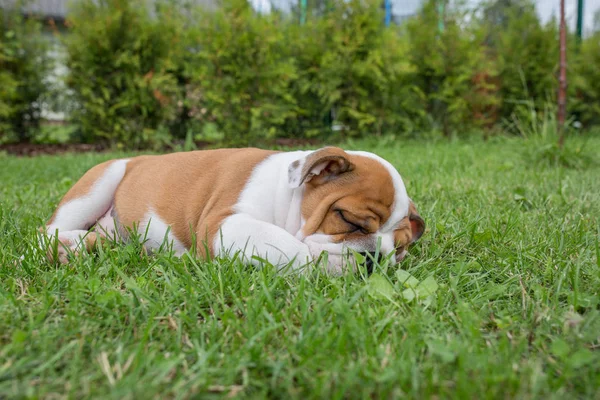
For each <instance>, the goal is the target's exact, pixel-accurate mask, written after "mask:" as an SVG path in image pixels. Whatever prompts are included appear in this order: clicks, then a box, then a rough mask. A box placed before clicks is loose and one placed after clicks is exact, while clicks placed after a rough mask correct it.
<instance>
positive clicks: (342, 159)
mask: <svg viewBox="0 0 600 400" xmlns="http://www.w3.org/2000/svg"><path fill="white" fill-rule="evenodd" d="M353 169H354V164H352V163H351V162H350V160H349V159H348V154H347V153H346V152H345V151H344V150H342V149H340V148H338V147H324V148H322V149H320V150H316V151H313V152H312V153H310V154H309V155H308V156H306V157H304V158H302V159H300V160H296V161H294V162H293V163H291V164H290V166H289V168H288V182H289V184H290V187H292V188H297V187H300V186H301V185H302V184H304V183H307V182H313V184H321V183H325V182H329V181H330V180H332V179H335V178H337V177H338V176H339V175H341V174H343V173H346V172H350V171H352V170H353Z"/></svg>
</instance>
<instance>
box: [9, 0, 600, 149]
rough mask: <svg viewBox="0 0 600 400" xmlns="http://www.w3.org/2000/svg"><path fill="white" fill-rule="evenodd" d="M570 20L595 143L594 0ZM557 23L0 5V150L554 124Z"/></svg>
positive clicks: (576, 96) (445, 10) (599, 6)
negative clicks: (23, 145) (20, 145)
mask: <svg viewBox="0 0 600 400" xmlns="http://www.w3.org/2000/svg"><path fill="white" fill-rule="evenodd" d="M565 10H566V22H567V28H568V32H567V49H566V54H567V79H568V85H567V91H566V96H567V117H566V123H565V126H566V128H565V129H567V130H569V131H570V132H580V133H581V132H594V129H595V127H597V126H600V0H567V2H566V3H565ZM558 15H559V0H537V1H530V0H491V1H477V0H468V1H462V2H461V1H458V2H457V1H449V0H294V1H288V0H271V1H270V0H249V1H246V0H223V1H221V0H194V1H183V0H182V1H177V0H147V1H145V0H72V1H66V0H32V1H25V2H22V1H17V0H0V144H4V145H6V144H11V143H13V144H14V143H38V144H39V143H41V144H45V143H91V144H95V145H98V146H100V147H117V148H126V149H156V150H158V149H165V148H173V144H179V145H181V144H185V146H186V148H195V147H197V146H199V145H205V144H211V143H218V144H227V145H248V144H257V143H267V144H268V143H274V142H276V141H278V140H279V141H285V140H287V141H288V142H289V143H292V144H294V143H298V144H302V143H308V142H310V141H333V140H340V139H345V138H353V137H365V136H376V135H396V136H398V137H407V138H408V137H417V138H422V139H424V140H432V139H434V138H436V137H471V136H482V137H486V138H487V137H490V136H493V135H527V134H528V133H529V132H531V131H536V130H538V129H539V127H541V126H543V127H545V128H548V127H550V128H549V129H557V121H556V113H557V93H558V87H559V79H558V77H559V23H558ZM596 132H598V131H597V130H596Z"/></svg>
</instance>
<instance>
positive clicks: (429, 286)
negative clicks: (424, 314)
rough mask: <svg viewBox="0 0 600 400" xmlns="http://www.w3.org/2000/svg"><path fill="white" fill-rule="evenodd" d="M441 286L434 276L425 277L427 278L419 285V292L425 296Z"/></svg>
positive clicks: (422, 296) (420, 295)
mask: <svg viewBox="0 0 600 400" xmlns="http://www.w3.org/2000/svg"><path fill="white" fill-rule="evenodd" d="M438 288H439V285H438V283H437V282H436V280H435V278H434V277H433V276H429V277H427V278H425V280H424V281H423V282H421V283H419V285H418V286H417V293H418V294H419V297H421V298H425V297H428V296H431V295H432V294H434V293H435V292H436V291H437V290H438Z"/></svg>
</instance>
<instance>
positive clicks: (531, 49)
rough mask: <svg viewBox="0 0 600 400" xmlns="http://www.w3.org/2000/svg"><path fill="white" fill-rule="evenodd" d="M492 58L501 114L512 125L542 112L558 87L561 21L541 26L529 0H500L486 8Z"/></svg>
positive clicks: (485, 22) (485, 16)
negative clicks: (559, 28) (559, 25)
mask: <svg viewBox="0 0 600 400" xmlns="http://www.w3.org/2000/svg"><path fill="white" fill-rule="evenodd" d="M482 22H483V24H485V26H487V27H488V28H487V29H488V32H487V40H486V42H487V45H488V47H489V49H490V55H489V56H490V57H491V58H493V59H494V60H495V61H496V64H497V67H498V82H499V87H500V90H499V93H498V94H499V99H500V109H499V111H500V112H499V117H500V118H501V119H503V120H505V121H506V122H509V124H511V125H512V123H514V121H515V119H521V120H522V119H523V118H529V117H530V116H531V103H532V102H533V105H534V108H535V110H536V111H537V112H542V111H543V110H544V107H545V105H546V104H547V103H548V102H553V101H554V99H556V91H557V88H558V80H557V76H558V75H557V73H558V24H557V22H556V21H550V22H548V23H547V24H546V25H542V23H541V22H540V19H539V18H538V16H537V14H536V11H535V4H534V3H533V2H531V1H529V0H526V1H510V0H499V1H496V2H494V3H491V4H489V5H488V6H487V8H485V9H484V13H483V20H482Z"/></svg>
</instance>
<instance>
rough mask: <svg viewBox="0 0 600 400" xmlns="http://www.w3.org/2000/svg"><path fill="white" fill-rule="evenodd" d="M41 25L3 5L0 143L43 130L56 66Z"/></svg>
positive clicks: (0, 25)
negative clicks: (48, 77)
mask: <svg viewBox="0 0 600 400" xmlns="http://www.w3.org/2000/svg"><path fill="white" fill-rule="evenodd" d="M47 51H48V41H47V40H46V39H45V38H44V37H43V36H42V34H41V25H40V23H39V22H38V21H36V20H34V19H28V20H25V19H24V18H23V16H22V15H21V13H20V12H19V7H18V6H16V8H15V9H14V10H5V9H4V8H0V88H2V89H1V90H0V142H6V141H13V140H18V141H20V142H27V141H30V140H31V139H32V138H33V136H34V135H35V133H36V132H37V131H38V130H39V127H40V120H41V103H42V98H43V97H44V96H45V95H46V94H47V89H46V85H45V82H44V78H45V76H46V75H47V74H48V72H49V71H50V69H51V68H52V63H51V61H50V59H49V58H48V55H47Z"/></svg>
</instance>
